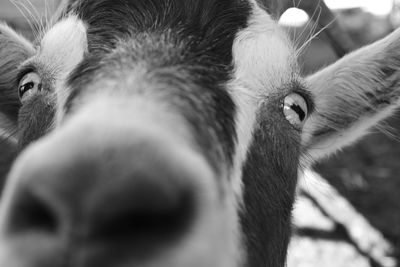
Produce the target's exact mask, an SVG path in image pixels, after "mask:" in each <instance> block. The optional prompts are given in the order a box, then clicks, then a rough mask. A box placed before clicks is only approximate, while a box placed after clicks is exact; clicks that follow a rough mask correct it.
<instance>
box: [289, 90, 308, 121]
mask: <svg viewBox="0 0 400 267" xmlns="http://www.w3.org/2000/svg"><path fill="white" fill-rule="evenodd" d="M283 114H284V115H285V117H286V119H287V120H288V121H289V122H290V124H292V125H293V126H295V127H296V128H302V127H303V124H304V122H305V120H306V118H307V115H308V108H307V102H306V100H305V99H304V97H302V96H301V95H299V94H295V93H293V94H290V95H288V96H286V97H285V100H284V101H283Z"/></svg>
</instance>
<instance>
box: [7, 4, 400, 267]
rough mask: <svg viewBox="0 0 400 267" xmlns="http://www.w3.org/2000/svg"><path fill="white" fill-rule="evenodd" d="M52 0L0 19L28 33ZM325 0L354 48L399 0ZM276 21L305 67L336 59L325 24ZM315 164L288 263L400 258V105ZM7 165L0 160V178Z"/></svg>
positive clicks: (391, 15) (304, 186)
mask: <svg viewBox="0 0 400 267" xmlns="http://www.w3.org/2000/svg"><path fill="white" fill-rule="evenodd" d="M59 2H60V1H59V0H30V1H27V0H0V19H1V20H4V21H6V22H7V23H8V24H9V25H11V26H12V27H13V28H15V29H17V30H18V31H20V32H21V33H23V34H24V35H25V36H27V37H28V38H29V39H34V37H35V36H34V34H33V32H35V30H32V29H35V25H37V24H40V23H44V22H45V21H46V19H49V18H50V16H51V14H52V13H53V12H54V10H56V7H57V5H58V3H59ZM315 2H316V6H318V0H316V1H315ZM325 3H326V4H327V5H328V7H330V8H331V9H332V10H333V11H334V13H335V16H336V21H337V22H338V23H339V24H340V25H341V27H342V28H343V29H344V30H345V31H346V33H347V34H348V36H349V37H350V38H351V42H352V45H353V46H354V47H353V49H356V48H357V47H361V46H363V45H366V44H368V43H371V42H373V41H375V40H378V39H380V38H382V37H384V36H385V35H387V34H389V33H390V32H391V31H393V30H395V29H396V28H398V27H399V26H400V0H326V1H325ZM315 16H318V10H317V9H316V12H315ZM314 19H315V18H314ZM280 24H281V25H282V26H283V27H284V28H285V29H286V30H287V31H288V33H289V35H290V36H291V38H292V39H293V41H294V42H295V43H297V44H299V45H300V46H301V44H304V43H307V44H308V45H307V46H306V47H305V49H304V50H303V52H302V54H301V55H300V59H299V61H300V64H301V66H302V71H303V73H304V74H305V75H307V74H310V73H313V72H315V71H317V70H318V69H320V68H322V67H323V66H326V65H329V64H330V63H332V62H335V61H336V60H337V59H338V56H337V53H335V50H334V49H333V47H332V44H331V43H330V41H329V38H328V36H327V35H326V32H325V31H323V30H322V31H320V30H319V29H318V28H317V27H315V23H313V22H311V20H310V16H309V15H307V14H306V13H305V12H304V11H302V10H300V9H297V8H291V9H289V10H287V11H286V12H285V13H284V14H283V15H282V16H281V18H280ZM310 40H312V41H310ZM399 41H400V40H399ZM0 144H1V145H0V166H6V165H7V162H10V161H11V160H12V158H13V152H12V151H10V150H9V147H8V146H7V144H6V143H4V144H3V142H0ZM314 169H315V172H313V171H310V172H307V173H306V175H304V177H300V189H299V196H298V202H297V204H296V207H295V211H294V238H293V241H292V244H291V247H290V250H289V258H288V266H289V267H295V266H318V267H319V266H325V267H326V266H328V267H329V266H332V267H351V266H356V267H364V266H365V267H375V266H378V267H379V266H382V267H386V266H400V265H399V264H398V262H400V253H399V252H400V177H399V176H400V113H399V114H397V115H395V116H394V117H392V118H391V119H389V120H387V121H386V122H384V123H383V124H382V127H379V129H373V130H372V131H371V134H370V135H369V136H367V138H365V139H364V140H363V141H362V142H360V143H358V144H357V145H355V146H352V147H351V148H347V149H345V150H344V151H343V152H341V153H339V154H337V155H335V156H334V157H332V158H330V159H329V160H326V161H324V162H322V163H320V164H318V165H316V166H314ZM6 172H7V169H6V168H0V185H1V177H4V173H6Z"/></svg>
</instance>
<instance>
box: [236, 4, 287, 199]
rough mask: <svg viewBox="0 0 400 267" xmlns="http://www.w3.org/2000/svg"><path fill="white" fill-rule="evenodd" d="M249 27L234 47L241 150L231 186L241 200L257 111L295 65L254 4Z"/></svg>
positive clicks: (282, 36)
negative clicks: (243, 173) (243, 171)
mask: <svg viewBox="0 0 400 267" xmlns="http://www.w3.org/2000/svg"><path fill="white" fill-rule="evenodd" d="M253 7H254V8H253V11H252V15H251V18H250V20H249V26H248V27H247V28H246V29H244V30H242V31H241V32H239V33H238V34H237V36H236V39H235V42H234V44H233V60H234V66H235V75H234V80H233V81H232V82H231V84H230V85H229V91H230V94H231V96H232V98H233V100H234V102H235V104H236V106H237V108H238V113H237V117H236V125H237V127H236V129H237V131H238V144H237V145H238V148H237V151H236V154H235V157H234V170H233V171H232V183H233V188H234V191H235V193H236V195H237V197H238V203H239V204H240V203H241V199H242V180H241V179H242V168H243V164H244V162H245V161H246V157H247V152H248V150H249V146H250V145H251V142H252V137H253V130H254V127H255V123H256V117H257V110H258V108H259V106H260V104H261V103H262V102H263V101H266V99H267V96H268V95H269V94H271V93H273V92H274V91H277V90H279V88H280V86H281V84H283V83H284V82H286V81H288V79H289V78H290V77H291V76H290V74H291V73H290V71H291V69H292V65H293V64H294V50H293V48H292V47H291V46H290V42H289V40H288V39H287V37H286V35H285V34H284V33H283V31H282V30H281V29H280V28H279V26H278V25H277V23H276V22H275V21H273V20H272V18H271V17H270V16H269V15H268V14H267V13H266V12H265V11H264V10H262V9H261V8H260V7H258V6H257V5H256V4H254V3H253Z"/></svg>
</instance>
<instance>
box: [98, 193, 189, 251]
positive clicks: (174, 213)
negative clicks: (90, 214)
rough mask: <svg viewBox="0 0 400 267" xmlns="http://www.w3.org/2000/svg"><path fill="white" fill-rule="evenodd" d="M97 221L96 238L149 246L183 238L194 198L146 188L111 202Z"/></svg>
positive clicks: (104, 207)
mask: <svg viewBox="0 0 400 267" xmlns="http://www.w3.org/2000/svg"><path fill="white" fill-rule="evenodd" d="M108 200H109V205H105V206H103V209H102V212H101V214H98V215H97V216H95V217H94V218H95V219H96V221H95V222H94V223H93V225H94V228H92V232H91V233H92V234H93V238H94V239H96V240H101V241H105V242H110V241H114V242H115V241H117V242H123V243H124V242H134V243H137V244H138V245H140V246H141V247H142V246H146V244H147V245H152V244H155V243H157V244H160V243H162V241H163V240H165V241H171V239H173V238H175V237H179V236H181V234H182V232H184V231H185V229H186V227H187V226H189V225H190V221H191V220H192V217H193V212H194V211H193V195H192V194H190V193H189V192H188V191H184V190H178V189H176V190H165V188H163V189H160V188H158V187H157V186H151V185H145V186H139V187H137V190H134V192H131V194H129V195H126V196H125V197H121V196H119V197H118V199H108Z"/></svg>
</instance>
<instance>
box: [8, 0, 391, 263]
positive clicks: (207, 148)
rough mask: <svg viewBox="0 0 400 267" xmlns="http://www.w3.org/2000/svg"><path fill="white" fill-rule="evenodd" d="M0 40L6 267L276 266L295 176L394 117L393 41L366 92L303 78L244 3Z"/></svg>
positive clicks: (373, 57) (141, 5)
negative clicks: (7, 136)
mask: <svg viewBox="0 0 400 267" xmlns="http://www.w3.org/2000/svg"><path fill="white" fill-rule="evenodd" d="M1 38H2V40H3V41H2V42H1V46H0V56H1V57H2V58H3V59H4V60H3V61H2V63H1V64H2V65H1V66H0V68H1V70H2V71H1V74H0V77H1V80H2V83H1V84H0V86H1V87H0V97H1V98H2V100H1V104H2V105H1V111H2V114H3V115H2V118H3V120H2V121H3V122H4V123H3V124H4V125H5V126H4V127H3V128H7V129H10V128H12V127H11V126H14V127H16V128H17V129H18V131H17V132H18V133H17V134H16V135H14V137H15V139H16V140H17V142H18V144H19V147H20V149H21V153H20V155H19V157H18V158H17V160H16V162H15V164H14V166H13V168H12V170H11V172H10V174H9V176H8V181H7V184H6V187H5V189H4V194H3V197H2V202H1V206H0V248H1V249H0V264H1V265H2V266H3V265H7V266H9V267H20V266H24V267H25V266H26V267H38V266H40V267H45V266H68V267H78V266H88V267H90V266H99V267H101V266H104V267H108V266H171V267H172V266H174V267H176V266H199V267H200V266H227V267H228V266H229V267H233V266H252V267H254V266H284V264H285V257H286V249H287V245H288V242H289V237H290V226H291V225H290V214H291V209H292V204H293V200H294V195H295V186H296V179H297V178H296V177H297V171H298V167H299V164H303V165H306V164H308V163H309V162H311V160H312V159H313V158H319V157H321V156H323V154H326V153H329V152H332V151H333V150H335V149H337V148H339V147H341V146H343V145H346V144H347V143H349V142H351V141H352V140H353V139H355V138H356V137H357V136H359V135H361V131H360V129H361V130H363V129H365V128H366V125H367V126H368V125H371V124H372V123H373V122H376V121H377V120H378V119H379V118H382V117H383V116H384V115H387V114H388V113H389V111H390V110H392V109H393V107H394V106H395V103H397V102H396V101H397V98H396V97H397V94H398V93H397V94H396V92H395V90H394V87H393V83H389V82H388V83H387V86H386V84H385V81H386V80H388V81H389V80H391V77H392V76H393V75H394V74H395V71H394V70H393V71H389V72H388V71H386V72H382V71H381V70H382V69H383V67H382V68H381V65H380V64H379V63H376V62H378V61H379V59H380V58H378V56H381V58H382V62H383V61H384V59H385V55H383V54H381V53H380V52H379V53H378V51H382V50H385V49H386V50H389V49H392V47H390V45H389V43H390V42H388V41H386V42H383V43H381V44H377V45H375V46H372V47H371V48H369V50H368V52H371V53H365V52H360V55H355V56H353V58H354V57H357V58H358V59H360V58H362V57H361V56H364V57H363V60H364V62H365V63H366V64H368V63H369V62H374V63H376V64H375V69H373V70H368V71H365V72H363V74H365V75H366V76H368V75H369V76H373V77H374V78H375V79H364V84H363V86H362V87H361V86H360V82H359V81H356V80H354V79H352V78H351V77H353V76H354V75H353V76H351V73H350V71H348V72H344V73H342V74H341V75H342V77H339V78H340V79H339V78H338V77H337V75H336V74H335V75H333V74H332V73H337V69H339V68H342V69H343V68H344V69H346V67H347V66H348V65H351V64H353V65H355V66H354V67H359V66H358V65H357V63H353V62H354V60H352V57H351V56H350V57H348V59H347V60H344V61H342V62H341V63H339V64H337V65H336V66H333V67H331V68H330V69H327V70H326V71H323V72H321V73H319V74H317V75H315V76H313V77H310V78H309V80H308V81H305V80H303V79H302V78H301V77H300V75H299V71H298V66H297V64H296V58H295V55H296V51H295V50H294V49H293V47H292V46H291V45H290V43H289V41H288V39H287V38H286V36H285V35H284V34H283V33H282V31H281V30H280V29H279V28H278V26H277V25H276V23H275V22H274V21H273V20H272V19H271V17H270V16H269V15H268V14H267V13H266V12H265V11H264V10H262V9H261V8H260V7H259V6H258V5H257V3H255V2H252V1H240V0H237V1H225V0H219V1H215V0H209V1H188V0H185V1H183V0H182V1H180V0H168V1H152V0H151V1H148V0H147V1H141V0H137V1H129V0H121V1H114V0H113V1H111V0H101V1H94V0H93V1H92V0H86V1H71V2H70V3H67V7H66V12H65V15H64V16H62V18H60V19H59V20H58V22H57V23H56V24H55V25H54V26H53V27H51V28H50V29H49V30H48V31H47V32H46V33H45V34H44V36H43V38H41V40H40V41H39V43H38V46H37V47H33V46H32V45H31V44H30V43H29V42H27V41H26V40H24V39H23V38H22V37H20V36H17V35H16V34H15V33H14V32H12V31H11V30H10V29H9V28H7V27H6V26H2V27H1ZM392 38H394V37H392ZM373 52H375V54H374V53H373ZM3 62H4V63H3ZM357 62H359V61H357ZM379 62H380V61H379ZM395 63H397V62H396V61H395V60H393V63H392V65H391V66H392V68H394V67H395ZM356 70H357V68H354V69H352V70H351V71H356ZM346 75H347V76H346ZM374 75H375V76H374ZM385 75H386V76H385ZM389 76H390V77H389ZM324 81H326V82H328V81H329V82H330V84H332V86H331V87H329V86H328V85H325V84H323V82H324ZM378 81H379V85H380V86H381V87H378V86H377V84H378ZM374 82H375V83H374ZM18 84H19V86H18ZM390 85H392V86H390ZM346 86H347V88H346ZM385 86H386V87H385ZM382 87H385V90H386V91H385V93H382V92H383V91H381V90H380V88H382ZM348 88H350V89H349V90H350V91H346V90H347V89H348ZM344 92H346V93H344ZM18 94H19V96H20V97H19V98H18ZM360 100H362V102H360V104H357V105H355V103H357V101H360ZM380 100H382V101H380ZM383 100H385V101H383ZM374 103H378V104H379V105H378V106H379V108H374V109H371V108H368V107H371V106H372V105H373V104H374ZM314 110H316V111H317V112H313V111H314ZM360 112H363V114H364V115H365V116H363V117H362V118H361V117H360V116H358V114H360ZM356 115H357V116H356ZM17 118H18V119H17ZM6 124H7V125H6ZM10 125H11V126H10ZM6 126H7V127H6ZM346 134H347V135H348V136H347V138H344V139H341V140H340V141H338V140H337V136H338V135H341V136H344V137H346ZM343 140H344V141H343ZM326 144H329V146H326V148H327V149H321V147H324V145H326ZM324 151H325V152H324Z"/></svg>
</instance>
